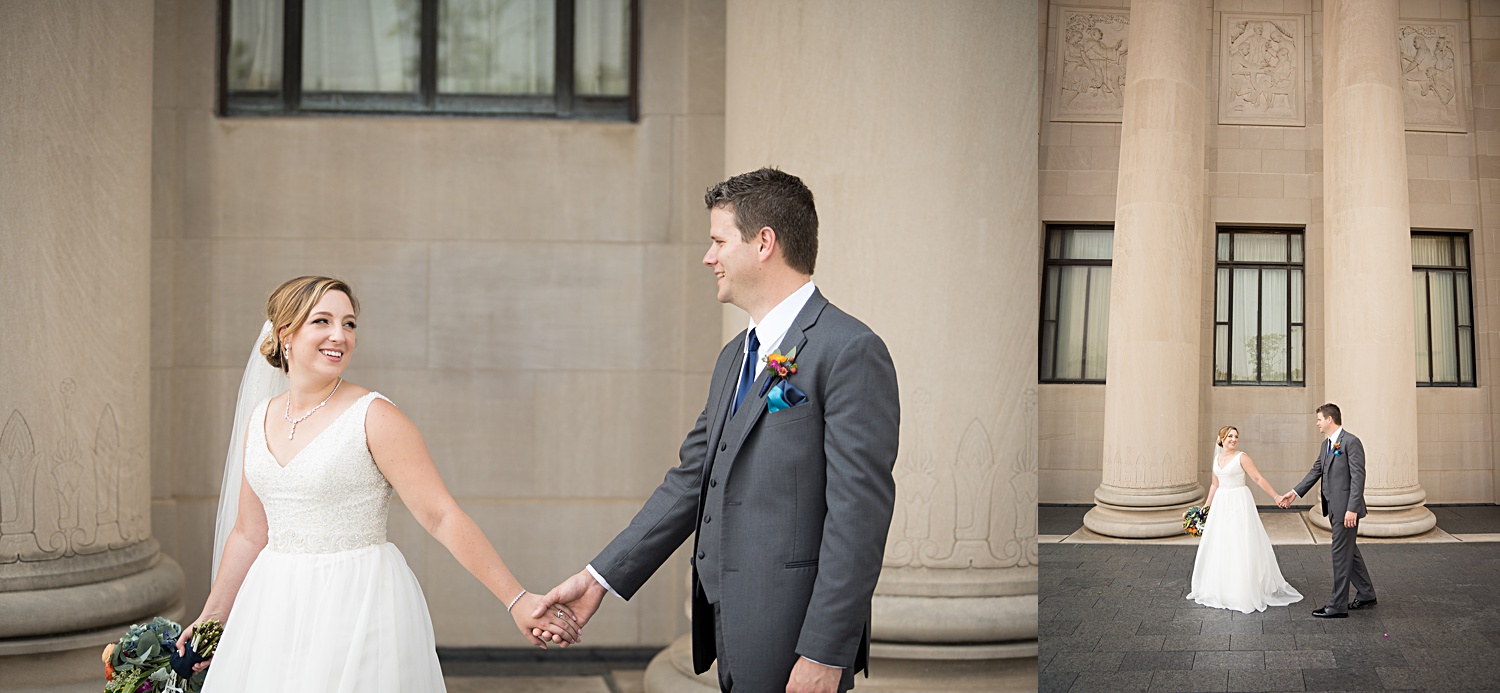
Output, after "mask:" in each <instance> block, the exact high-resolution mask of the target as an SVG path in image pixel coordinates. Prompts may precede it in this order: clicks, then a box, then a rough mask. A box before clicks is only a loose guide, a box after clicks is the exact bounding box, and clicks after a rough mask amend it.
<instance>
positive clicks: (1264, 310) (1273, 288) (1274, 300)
mask: <svg viewBox="0 0 1500 693" xmlns="http://www.w3.org/2000/svg"><path fill="white" fill-rule="evenodd" d="M1286 275H1287V273H1286V270H1273V269H1268V270H1264V271H1262V272H1261V273H1260V298H1261V301H1260V306H1261V314H1260V379H1261V380H1262V381H1268V382H1281V381H1285V380H1286V379H1287V310H1286V308H1287V306H1286V299H1287V276H1286Z"/></svg>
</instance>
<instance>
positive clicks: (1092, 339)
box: [1083, 267, 1110, 380]
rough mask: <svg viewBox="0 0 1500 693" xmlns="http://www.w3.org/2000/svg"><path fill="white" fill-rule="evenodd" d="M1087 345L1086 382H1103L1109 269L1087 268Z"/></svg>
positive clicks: (1107, 331)
mask: <svg viewBox="0 0 1500 693" xmlns="http://www.w3.org/2000/svg"><path fill="white" fill-rule="evenodd" d="M1089 274H1090V275H1091V276H1090V277H1089V299H1088V303H1089V319H1088V325H1087V327H1086V329H1087V332H1086V334H1087V336H1088V339H1087V341H1088V344H1087V345H1085V346H1086V348H1085V350H1084V359H1083V363H1084V374H1083V377H1084V378H1085V379H1086V380H1103V379H1104V371H1105V366H1106V365H1108V357H1107V354H1108V353H1109V281H1110V268H1108V267H1090V268H1089Z"/></svg>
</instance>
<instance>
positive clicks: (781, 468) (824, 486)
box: [546, 169, 900, 693]
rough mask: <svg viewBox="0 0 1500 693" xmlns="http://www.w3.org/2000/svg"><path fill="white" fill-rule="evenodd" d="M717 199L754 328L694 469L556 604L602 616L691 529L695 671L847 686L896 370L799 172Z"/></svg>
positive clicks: (731, 187)
mask: <svg viewBox="0 0 1500 693" xmlns="http://www.w3.org/2000/svg"><path fill="white" fill-rule="evenodd" d="M705 202H706V203H707V205H708V210H709V238H710V241H711V242H710V244H709V248H708V252H707V253H706V254H705V255H704V256H703V264H704V265H707V266H708V267H709V269H711V270H712V271H713V273H714V276H715V277H717V278H718V299H719V301H720V302H721V303H731V304H734V305H735V306H736V307H738V308H741V309H743V310H744V311H745V312H746V313H749V315H750V325H749V328H748V329H747V330H745V331H744V332H741V333H740V334H738V335H736V336H735V338H734V339H732V340H730V341H729V343H728V344H726V345H725V346H724V350H723V351H722V352H720V353H719V360H718V363H717V365H715V366H714V373H713V379H712V380H710V381H709V389H708V402H707V404H706V405H705V406H704V409H703V412H702V413H701V414H699V415H698V421H697V423H696V424H695V425H694V426H693V430H692V431H691V432H689V433H688V435H687V439H686V440H685V441H683V443H682V449H681V450H680V451H679V458H680V460H681V464H679V465H678V466H677V467H675V468H673V469H672V470H670V471H668V472H667V475H666V479H665V480H664V481H662V483H661V485H660V486H658V487H657V488H656V490H655V491H654V492H652V494H651V497H650V498H648V499H647V500H646V504H645V506H644V507H642V508H641V509H640V511H639V512H637V513H636V516H635V519H633V520H631V521H630V525H629V526H628V527H626V528H625V530H624V531H622V532H620V534H619V535H618V536H616V537H615V539H614V541H612V542H610V544H609V546H607V547H605V548H604V551H603V552H601V553H600V554H599V555H598V556H597V557H595V558H594V560H593V561H592V562H591V563H589V565H588V566H587V568H586V569H585V570H583V571H580V572H579V573H578V574H577V575H574V576H573V577H571V578H569V579H568V580H567V581H565V582H564V583H563V584H561V585H558V586H557V587H556V588H554V589H553V590H552V592H551V593H549V594H548V595H547V598H546V602H547V603H549V604H550V603H554V602H562V603H566V604H568V605H569V606H570V607H571V608H572V609H573V612H574V613H575V614H577V615H578V617H579V619H578V620H579V624H580V625H583V624H586V623H587V622H588V618H589V617H590V616H592V615H593V613H594V612H595V611H596V610H597V609H598V608H599V604H600V602H601V601H602V600H603V598H604V595H605V592H606V591H608V592H614V593H615V594H618V595H620V596H621V597H624V598H626V599H629V598H630V597H631V596H632V595H634V594H635V593H636V591H637V590H639V589H640V588H641V585H642V583H644V582H645V581H646V579H647V578H649V577H651V575H652V574H653V573H654V572H655V571H656V569H657V568H659V567H660V566H661V565H662V563H663V562H664V561H666V560H667V558H668V557H669V556H671V554H672V552H673V551H674V550H675V549H676V548H677V547H678V546H680V545H681V544H682V542H683V541H685V540H686V539H687V538H688V537H689V536H692V537H693V552H692V557H691V559H690V560H691V561H692V565H693V602H692V603H693V609H692V611H693V667H694V670H695V671H696V672H698V673H700V674H701V673H703V672H705V671H707V670H708V668H709V665H711V664H712V663H713V662H714V660H715V658H717V659H718V662H719V672H718V673H719V686H720V688H721V689H722V690H725V691H729V690H739V691H748V692H751V693H756V692H759V691H782V690H785V691H788V692H792V691H818V692H828V693H832V692H834V691H845V690H848V689H850V688H852V687H853V686H854V674H855V673H856V672H858V671H860V670H862V669H864V668H865V665H866V660H867V658H868V654H869V645H870V602H871V595H872V594H873V593H874V590H875V581H876V578H878V577H879V576H880V564H881V559H882V554H883V553H884V550H885V538H886V530H887V529H888V528H889V526H890V523H891V512H892V506H893V504H894V502H895V495H896V484H895V480H894V479H893V477H892V467H893V466H894V465H895V462H896V441H897V430H898V428H899V426H900V404H899V400H898V393H897V389H896V371H895V368H894V366H893V365H892V363H891V357H890V353H889V352H887V351H886V347H885V343H884V342H882V341H881V339H880V337H878V336H876V335H875V333H874V332H871V331H870V328H868V327H866V326H865V325H864V324H863V323H861V322H860V321H858V320H856V319H854V318H852V317H850V316H849V315H848V314H847V313H845V312H843V311H841V310H839V309H838V308H836V307H834V306H833V304H831V303H829V302H828V300H827V299H825V298H823V295H822V294H821V293H820V292H819V291H818V289H817V287H816V286H815V285H814V284H813V281H812V273H813V264H814V262H815V260H816V259H817V252H818V214H817V211H816V210H815V208H814V206H813V196H812V192H811V191H810V190H808V189H807V186H805V185H803V184H802V181H801V180H799V179H798V178H797V177H796V176H793V175H790V174H787V173H783V172H781V171H778V170H775V169H760V170H758V171H753V172H750V173H745V174H741V175H738V176H735V177H733V178H730V179H729V180H727V181H724V182H723V183H720V184H718V185H716V186H714V187H712V188H710V189H709V191H708V194H707V195H706V196H705Z"/></svg>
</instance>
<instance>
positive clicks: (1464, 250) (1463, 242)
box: [1453, 236, 1469, 267]
mask: <svg viewBox="0 0 1500 693" xmlns="http://www.w3.org/2000/svg"><path fill="white" fill-rule="evenodd" d="M1453 264H1454V265H1456V266H1458V267H1468V266H1469V241H1468V239H1466V238H1463V237H1462V236H1459V237H1455V238H1454V239H1453Z"/></svg>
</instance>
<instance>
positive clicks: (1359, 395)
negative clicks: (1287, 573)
mask: <svg viewBox="0 0 1500 693" xmlns="http://www.w3.org/2000/svg"><path fill="white" fill-rule="evenodd" d="M1325 12H1326V13H1325V15H1324V21H1323V26H1324V38H1323V85H1324V86H1323V89H1324V101H1323V120H1324V125H1323V142H1324V145H1323V146H1324V150H1323V218H1324V229H1325V234H1326V236H1325V241H1324V243H1323V272H1324V275H1323V276H1324V277H1325V279H1324V284H1323V286H1324V290H1323V295H1324V303H1323V305H1324V306H1325V309H1324V312H1323V314H1324V318H1323V324H1324V329H1323V344H1324V353H1325V358H1324V363H1325V364H1326V365H1325V366H1324V369H1325V376H1324V377H1325V378H1326V382H1327V385H1326V390H1325V392H1326V395H1325V396H1326V398H1327V400H1328V401H1330V402H1333V403H1335V404H1337V405H1339V408H1340V409H1342V410H1343V418H1344V423H1345V424H1346V425H1348V427H1349V430H1350V431H1351V432H1353V433H1355V434H1356V435H1358V436H1359V437H1360V440H1362V441H1364V444H1365V450H1366V458H1365V474H1366V476H1365V504H1366V505H1367V506H1368V507H1369V511H1370V514H1369V516H1368V517H1366V518H1365V520H1364V521H1363V522H1361V523H1360V526H1359V533H1360V534H1361V535H1366V536H1379V537H1392V536H1409V535H1412V534H1420V533H1422V532H1425V531H1427V530H1429V529H1432V528H1433V527H1434V526H1435V525H1436V523H1437V520H1436V518H1434V517H1433V515H1432V512H1431V511H1430V510H1428V509H1427V508H1426V507H1424V506H1423V505H1422V502H1423V500H1424V499H1425V498H1426V497H1427V494H1426V492H1425V491H1423V490H1422V487H1421V485H1420V484H1418V483H1417V387H1416V370H1415V364H1414V359H1413V358H1412V344H1414V343H1415V337H1414V335H1413V329H1414V328H1413V310H1414V309H1413V306H1412V293H1411V215H1410V207H1409V206H1408V200H1407V191H1406V176H1407V169H1406V133H1405V116H1404V115H1403V113H1402V107H1401V86H1400V74H1399V69H1400V67H1399V65H1398V63H1399V62H1400V61H1399V59H1398V58H1399V56H1398V51H1399V50H1400V48H1399V45H1398V44H1397V42H1396V21H1397V18H1398V17H1399V10H1398V6H1397V2H1396V0H1353V1H1347V0H1329V1H1328V3H1327V4H1326V5H1325ZM1309 416H1311V414H1309ZM1314 501H1315V502H1314V504H1313V509H1312V511H1311V512H1310V513H1309V515H1310V516H1311V518H1312V519H1313V521H1314V522H1315V523H1316V524H1318V525H1319V526H1322V527H1325V528H1326V527H1328V519H1327V518H1325V517H1323V515H1322V513H1321V511H1320V509H1319V507H1318V504H1317V503H1316V498H1314Z"/></svg>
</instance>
